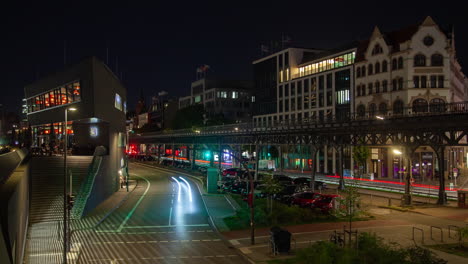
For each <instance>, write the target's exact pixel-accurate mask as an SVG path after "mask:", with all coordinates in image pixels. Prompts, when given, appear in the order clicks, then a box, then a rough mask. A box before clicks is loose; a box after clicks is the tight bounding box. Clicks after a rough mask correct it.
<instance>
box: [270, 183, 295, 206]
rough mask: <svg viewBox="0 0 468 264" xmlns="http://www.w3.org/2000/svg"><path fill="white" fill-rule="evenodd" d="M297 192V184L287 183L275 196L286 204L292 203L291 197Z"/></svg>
mask: <svg viewBox="0 0 468 264" xmlns="http://www.w3.org/2000/svg"><path fill="white" fill-rule="evenodd" d="M296 192H297V186H296V185H286V186H283V189H282V190H281V191H280V192H279V193H277V194H275V196H274V198H275V199H276V200H278V201H281V202H283V203H286V204H291V197H292V195H293V194H295V193H296Z"/></svg>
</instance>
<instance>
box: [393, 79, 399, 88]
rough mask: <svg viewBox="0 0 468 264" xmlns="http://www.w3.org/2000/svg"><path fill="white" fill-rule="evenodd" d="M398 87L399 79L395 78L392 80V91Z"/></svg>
mask: <svg viewBox="0 0 468 264" xmlns="http://www.w3.org/2000/svg"><path fill="white" fill-rule="evenodd" d="M397 89H398V80H397V79H396V78H395V79H393V80H392V91H396V90H397Z"/></svg>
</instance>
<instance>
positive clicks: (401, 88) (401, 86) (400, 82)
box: [398, 78, 403, 90]
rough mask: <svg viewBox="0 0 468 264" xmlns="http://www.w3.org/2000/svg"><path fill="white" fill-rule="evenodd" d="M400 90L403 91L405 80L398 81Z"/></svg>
mask: <svg viewBox="0 0 468 264" xmlns="http://www.w3.org/2000/svg"><path fill="white" fill-rule="evenodd" d="M398 90H403V78H400V79H398Z"/></svg>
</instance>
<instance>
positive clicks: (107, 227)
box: [73, 164, 247, 264]
mask: <svg viewBox="0 0 468 264" xmlns="http://www.w3.org/2000/svg"><path fill="white" fill-rule="evenodd" d="M130 175H131V177H132V178H133V179H136V180H138V181H139V183H138V186H137V188H136V189H135V190H134V191H133V192H132V193H131V194H130V195H129V196H128V199H127V200H126V201H125V202H124V203H123V204H122V205H121V206H120V207H119V208H118V209H117V210H115V211H114V212H113V213H112V214H111V215H110V216H109V217H108V218H107V219H106V220H105V221H104V222H102V224H101V225H99V226H98V228H97V229H95V230H93V231H88V232H80V233H79V234H76V237H75V238H74V241H75V243H74V246H73V247H74V249H77V252H80V254H79V255H78V256H77V258H78V259H77V263H108V264H109V263H247V262H246V260H245V259H244V258H243V257H242V256H240V255H239V253H238V252H237V250H235V249H234V248H232V247H229V245H228V244H226V243H225V242H224V241H222V240H221V238H220V237H219V236H218V235H217V233H216V232H215V230H213V229H212V227H211V226H210V223H209V216H208V214H207V212H206V208H205V206H204V203H203V200H202V197H201V195H200V192H199V190H198V187H197V185H196V184H195V183H193V182H191V181H190V179H189V178H188V177H180V175H177V173H168V172H163V171H160V170H157V169H152V168H147V167H143V166H140V165H137V164H131V165H130Z"/></svg>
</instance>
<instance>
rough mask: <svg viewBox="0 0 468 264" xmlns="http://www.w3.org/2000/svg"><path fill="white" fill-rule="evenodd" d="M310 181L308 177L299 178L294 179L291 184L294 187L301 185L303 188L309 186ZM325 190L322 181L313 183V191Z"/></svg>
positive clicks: (324, 184)
mask: <svg viewBox="0 0 468 264" xmlns="http://www.w3.org/2000/svg"><path fill="white" fill-rule="evenodd" d="M310 181H311V179H310V178H309V177H299V178H295V179H293V183H294V184H295V185H303V186H307V187H309V186H310ZM326 188H327V184H326V183H324V182H323V181H317V180H316V181H315V189H316V190H323V189H326Z"/></svg>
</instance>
